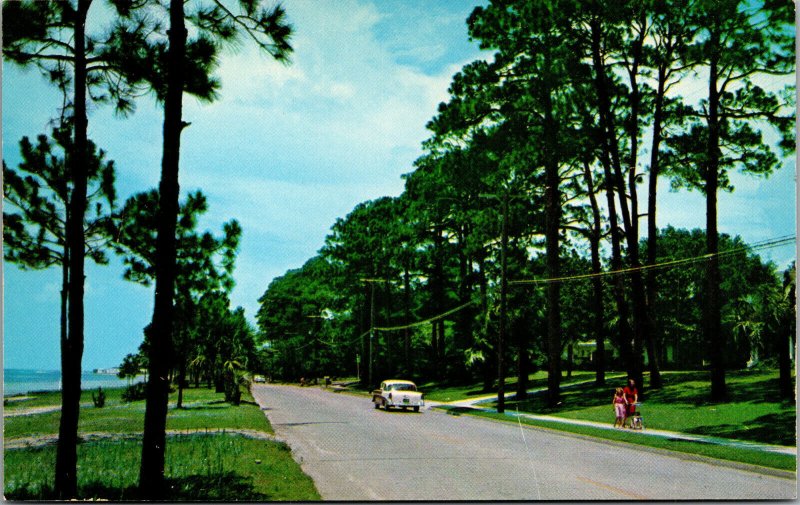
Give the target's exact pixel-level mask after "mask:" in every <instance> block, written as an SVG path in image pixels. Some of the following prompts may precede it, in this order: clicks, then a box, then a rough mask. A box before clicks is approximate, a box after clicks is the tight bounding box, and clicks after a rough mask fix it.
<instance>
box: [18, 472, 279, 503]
mask: <svg viewBox="0 0 800 505" xmlns="http://www.w3.org/2000/svg"><path fill="white" fill-rule="evenodd" d="M166 484H167V491H166V493H165V494H164V496H162V497H158V500H159V501H165V502H170V501H192V502H197V501H200V502H209V501H250V502H257V501H270V496H269V495H266V494H264V493H260V492H258V491H256V490H255V488H254V487H253V484H252V482H251V480H250V479H248V478H246V477H243V476H241V475H238V474H236V473H234V472H224V473H219V474H211V475H190V476H187V477H177V478H170V479H167V481H166ZM78 493H79V496H78V499H80V500H110V501H136V500H142V499H148V497H144V496H142V494H141V493H140V492H139V489H138V487H137V486H129V487H124V488H120V487H112V486H109V485H107V484H106V483H103V482H89V483H86V484H84V485H81V486H80V489H79V492H78ZM6 499H8V500H14V501H21V500H26V501H27V500H36V501H42V500H55V499H57V497H56V495H55V492H54V491H53V488H51V487H49V486H46V487H43V488H40V487H38V486H37V487H35V488H34V487H33V486H30V487H28V486H25V487H22V488H18V489H15V490H12V491H7V492H6Z"/></svg>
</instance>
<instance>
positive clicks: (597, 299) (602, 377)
mask: <svg viewBox="0 0 800 505" xmlns="http://www.w3.org/2000/svg"><path fill="white" fill-rule="evenodd" d="M583 176H584V180H585V181H586V188H587V192H588V194H589V203H590V204H591V208H592V228H591V232H590V234H589V246H590V249H591V257H592V259H591V261H592V274H594V277H592V299H591V301H590V304H591V311H592V314H593V315H594V317H593V318H592V331H593V333H594V336H595V360H594V366H595V384H597V385H598V386H602V385H604V384H605V383H606V350H605V335H604V332H603V326H604V325H603V280H602V279H601V278H600V272H601V269H602V267H601V264H600V237H601V234H602V226H603V224H602V221H601V218H600V206H599V205H598V203H597V195H596V194H595V186H594V181H593V178H592V171H591V169H590V168H589V163H588V162H585V163H584V164H583Z"/></svg>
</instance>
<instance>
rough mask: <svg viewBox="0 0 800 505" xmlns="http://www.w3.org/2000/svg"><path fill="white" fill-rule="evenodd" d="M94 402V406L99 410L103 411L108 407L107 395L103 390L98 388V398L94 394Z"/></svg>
mask: <svg viewBox="0 0 800 505" xmlns="http://www.w3.org/2000/svg"><path fill="white" fill-rule="evenodd" d="M92 402H93V403H94V406H95V407H96V408H98V409H102V408H103V407H105V406H106V394H105V393H104V392H103V388H101V387H98V388H97V396H95V395H94V393H92Z"/></svg>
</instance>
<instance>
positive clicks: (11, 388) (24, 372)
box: [3, 368, 144, 396]
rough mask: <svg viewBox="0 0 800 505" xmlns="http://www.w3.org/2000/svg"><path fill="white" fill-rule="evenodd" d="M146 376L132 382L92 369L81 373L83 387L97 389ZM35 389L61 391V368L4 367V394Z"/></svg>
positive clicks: (115, 385)
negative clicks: (95, 371)
mask: <svg viewBox="0 0 800 505" xmlns="http://www.w3.org/2000/svg"><path fill="white" fill-rule="evenodd" d="M143 380H144V377H142V376H140V377H136V378H135V379H132V380H131V381H130V382H129V381H128V379H120V378H119V377H117V376H116V375H113V374H100V373H94V372H92V371H91V370H88V371H84V372H83V373H82V374H81V389H83V390H84V391H90V390H97V388H98V387H103V388H118V387H125V386H127V385H128V384H129V383H134V382H142V381H143ZM35 391H61V371H60V370H33V369H25V368H4V369H3V396H11V395H19V394H24V393H31V392H35Z"/></svg>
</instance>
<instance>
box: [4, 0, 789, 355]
mask: <svg viewBox="0 0 800 505" xmlns="http://www.w3.org/2000/svg"><path fill="white" fill-rule="evenodd" d="M481 3H484V2H481V1H464V0H437V1H432V2H428V1H422V0H414V1H409V0H404V1H399V0H393V1H389V0H375V1H369V0H337V1H336V2H333V1H319V0H317V1H312V0H305V1H301V0H296V1H293V0H286V1H284V2H283V4H284V6H285V7H286V11H287V14H288V16H289V18H290V20H291V22H292V24H293V25H294V28H295V36H294V39H293V46H294V48H295V52H294V55H293V57H292V64H291V65H288V66H284V65H281V64H277V63H275V62H273V61H271V60H270V59H269V58H268V57H266V56H263V55H259V54H257V53H256V52H255V51H254V50H253V49H252V48H249V47H248V48H243V49H241V50H239V51H237V52H234V53H230V52H229V53H226V54H225V55H224V56H223V58H222V60H221V66H220V69H219V73H218V75H219V77H220V78H221V80H222V92H221V95H222V96H221V99H220V100H218V101H217V102H215V103H213V104H200V103H197V102H196V101H195V100H193V99H192V98H186V99H184V119H185V120H186V121H189V122H191V123H192V124H191V126H190V127H188V128H187V129H186V130H184V135H183V139H182V157H181V180H180V182H181V189H182V192H183V194H185V192H187V191H192V190H196V189H202V191H203V192H204V193H205V194H206V195H207V196H208V201H209V212H208V213H207V214H206V217H205V218H204V220H203V221H202V223H201V228H203V229H209V230H212V231H216V232H218V231H219V230H220V227H221V225H222V223H223V222H225V221H228V220H230V219H231V218H236V219H238V220H239V221H240V223H241V224H242V227H243V229H244V235H243V239H242V243H241V251H240V254H239V256H238V260H237V268H236V272H235V277H236V282H237V285H236V288H235V289H234V291H233V294H232V297H231V298H232V301H233V304H234V305H237V306H242V307H244V308H245V311H246V313H247V314H248V316H249V318H250V319H251V320H252V318H253V316H254V314H255V312H256V310H257V308H258V302H257V299H258V298H259V297H260V296H261V295H262V294H263V292H264V291H265V289H266V288H267V286H268V284H269V282H270V281H271V280H272V279H273V278H274V277H276V276H279V275H282V274H283V273H285V271H286V270H287V269H290V268H297V267H299V266H301V265H302V264H303V263H304V262H305V261H306V260H307V259H308V258H310V257H311V256H313V255H314V254H316V252H317V251H318V250H319V248H320V247H321V246H322V244H323V240H324V238H325V236H326V234H327V233H328V231H329V229H330V227H331V225H332V224H333V222H334V221H335V219H336V218H337V217H339V216H344V215H346V214H347V213H348V212H349V211H350V210H351V209H352V208H353V207H354V206H355V205H356V204H357V203H359V202H361V201H364V200H368V199H373V198H376V197H379V196H383V195H398V194H400V192H402V189H403V183H402V180H401V178H400V175H401V174H403V173H407V172H409V171H410V170H411V169H412V163H413V161H414V160H415V159H416V158H417V157H418V156H419V155H420V154H421V147H420V144H421V142H422V141H423V140H425V139H426V138H427V137H428V134H427V132H426V130H425V124H426V122H427V121H428V120H429V119H430V118H431V117H432V116H433V115H434V114H435V112H436V106H437V104H438V103H439V102H441V101H444V100H446V99H447V88H448V86H449V83H450V79H451V77H452V75H453V74H454V73H455V72H457V71H458V70H459V69H460V68H461V67H462V66H463V65H464V64H466V63H468V62H470V61H473V60H475V59H477V58H480V57H484V58H485V57H488V56H489V55H487V54H486V53H482V52H481V51H479V49H478V47H477V44H475V43H471V42H469V41H468V39H467V31H466V25H465V23H464V21H465V20H466V18H467V16H468V15H469V13H470V12H471V11H472V8H473V7H474V6H475V5H478V4H481ZM2 85H3V88H2V91H3V98H2V100H3V101H2V105H3V115H2V127H3V157H4V159H5V160H6V161H7V162H9V163H10V164H11V165H15V164H16V162H17V161H18V160H19V153H18V141H19V139H20V138H21V137H22V136H24V135H27V136H31V137H32V136H35V135H37V134H39V133H44V132H47V131H48V122H49V120H50V118H51V117H53V116H54V114H55V111H56V108H57V106H58V103H59V98H58V96H57V94H55V93H53V92H52V90H50V89H49V87H48V85H47V84H46V82H45V81H44V79H43V78H42V77H41V76H40V75H39V74H38V73H37V72H36V71H35V70H34V69H30V70H20V69H18V68H17V67H14V66H12V65H5V64H4V66H3V83H2ZM161 121H162V111H161V110H160V109H159V108H157V107H156V106H155V104H154V103H153V101H152V100H151V99H149V98H146V99H143V100H140V101H139V102H137V111H136V113H135V114H134V115H132V116H131V117H129V118H125V119H121V118H116V117H114V115H113V114H112V112H111V111H110V110H108V109H107V108H102V107H99V108H97V107H95V108H93V109H92V110H91V112H90V117H89V129H90V136H91V138H92V139H93V140H94V141H95V142H96V143H97V144H98V145H99V146H101V147H102V148H103V149H105V150H106V151H107V153H108V157H109V158H111V159H113V160H115V163H116V167H117V181H118V191H119V194H120V200H121V201H122V200H124V199H125V198H126V197H127V196H129V195H131V194H133V193H136V192H139V191H143V190H146V189H149V188H152V187H155V186H156V185H157V184H158V178H159V171H160V157H161ZM735 183H736V186H737V190H736V192H735V193H733V194H725V195H721V197H720V228H721V230H722V231H724V232H728V233H736V234H740V235H742V236H743V237H744V238H745V240H747V241H751V242H752V241H758V240H764V239H768V238H771V237H776V236H781V235H787V234H793V233H794V232H795V208H796V206H795V170H794V160H793V159H792V160H788V161H787V163H786V167H785V168H784V169H783V170H781V171H780V172H778V173H777V174H775V175H773V176H772V177H771V178H769V179H766V180H764V179H750V178H747V177H737V178H736V179H735ZM660 198H661V201H660V206H661V207H660V208H661V210H660V211H659V212H660V214H659V220H660V222H661V224H662V225H666V224H667V223H671V224H673V225H675V226H679V227H703V226H704V212H705V210H704V209H705V207H704V202H703V199H702V197H701V196H700V195H699V194H697V193H695V194H690V193H686V192H681V193H668V191H667V187H666V184H665V185H664V186H663V190H662V191H661V196H660ZM643 205H644V202H643ZM794 255H795V254H794V250H793V249H792V248H783V249H779V250H773V251H771V252H770V251H767V252H765V254H764V256H767V257H772V258H773V259H775V261H776V262H778V263H780V264H786V263H787V262H788V261H790V260H791V259H792V258H794ZM3 274H4V316H3V323H4V328H3V336H4V356H3V359H4V367H5V368H40V369H57V368H58V366H59V365H58V363H59V360H58V352H59V351H58V290H59V273H58V270H57V269H51V270H49V271H38V272H35V271H24V272H23V271H20V270H19V269H18V268H17V267H16V266H14V265H12V264H4V267H3ZM121 275H122V267H121V265H120V264H119V263H118V262H117V261H112V263H111V264H110V265H109V266H106V267H96V266H92V265H89V266H88V269H87V281H86V315H87V316H86V350H85V353H84V361H83V363H84V368H85V369H92V368H99V367H110V366H116V365H117V364H119V362H120V361H121V359H122V357H123V356H124V355H125V354H127V353H130V352H134V351H135V350H136V348H137V347H138V345H139V343H140V342H141V335H142V333H141V332H142V328H143V327H144V326H145V325H146V324H147V323H148V322H149V320H150V317H151V315H152V298H153V294H152V290H151V289H148V288H144V287H141V286H138V285H134V284H132V283H129V282H126V281H123V280H122V279H121Z"/></svg>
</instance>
